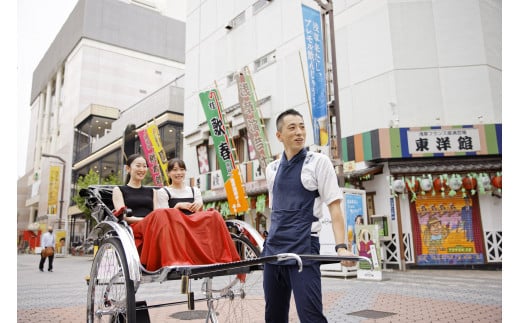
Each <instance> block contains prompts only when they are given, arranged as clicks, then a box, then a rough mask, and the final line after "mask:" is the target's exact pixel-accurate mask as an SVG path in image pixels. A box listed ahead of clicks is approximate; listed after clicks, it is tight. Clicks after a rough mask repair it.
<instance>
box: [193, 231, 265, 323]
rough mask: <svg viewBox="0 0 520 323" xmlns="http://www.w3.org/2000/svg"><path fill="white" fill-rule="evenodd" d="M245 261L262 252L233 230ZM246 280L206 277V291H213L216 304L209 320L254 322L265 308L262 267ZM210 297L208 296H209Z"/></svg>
mask: <svg viewBox="0 0 520 323" xmlns="http://www.w3.org/2000/svg"><path fill="white" fill-rule="evenodd" d="M231 238H232V240H233V242H234V243H235V247H236V248H237V251H238V254H239V255H240V259H241V260H247V259H254V258H258V257H259V256H260V251H259V250H258V248H256V247H255V246H254V245H253V244H252V243H251V241H250V240H249V239H248V238H246V237H245V236H243V235H237V234H235V233H231ZM245 276H246V277H245V281H244V282H242V281H240V279H238V278H237V276H234V275H228V276H219V277H213V278H206V279H205V280H204V283H203V285H202V291H203V292H204V293H206V294H208V293H210V294H211V295H210V296H211V297H212V298H213V302H212V304H208V306H212V307H213V311H211V310H210V312H209V315H210V316H212V315H213V317H209V320H208V321H211V322H217V321H218V322H251V321H254V319H257V318H258V311H259V309H262V308H264V304H265V303H264V294H263V287H262V276H263V271H262V270H255V271H251V272H249V273H247V274H245ZM207 296H208V295H207Z"/></svg>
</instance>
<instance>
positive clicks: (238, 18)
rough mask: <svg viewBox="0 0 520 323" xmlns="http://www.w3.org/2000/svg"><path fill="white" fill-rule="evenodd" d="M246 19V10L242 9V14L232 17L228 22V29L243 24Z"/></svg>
mask: <svg viewBox="0 0 520 323" xmlns="http://www.w3.org/2000/svg"><path fill="white" fill-rule="evenodd" d="M245 21H246V12H245V11H242V12H241V13H240V14H238V15H237V16H236V17H235V18H233V19H231V20H230V21H229V22H228V23H227V24H226V29H227V30H232V29H234V28H237V27H238V26H240V25H242V24H243V23H244V22H245Z"/></svg>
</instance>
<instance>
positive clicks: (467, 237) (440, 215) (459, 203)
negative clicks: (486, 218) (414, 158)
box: [412, 195, 484, 266]
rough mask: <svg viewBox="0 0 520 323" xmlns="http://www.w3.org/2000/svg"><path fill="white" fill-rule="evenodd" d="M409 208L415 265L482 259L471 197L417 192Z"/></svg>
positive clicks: (468, 262) (452, 263)
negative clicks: (413, 238)
mask: <svg viewBox="0 0 520 323" xmlns="http://www.w3.org/2000/svg"><path fill="white" fill-rule="evenodd" d="M413 211H415V213H416V214H415V219H412V220H414V221H413V222H414V234H415V236H416V238H415V249H416V253H417V264H418V265H423V266H425V265H428V266H430V265H466V264H483V263H484V254H483V246H482V239H481V238H480V237H481V233H480V229H479V228H480V227H481V225H480V219H479V216H478V215H477V214H476V213H475V212H474V211H475V210H474V209H473V203H472V199H470V198H463V197H462V196H453V197H451V196H445V197H441V196H429V195H425V196H418V197H417V199H416V201H415V210H413ZM477 231H478V232H477Z"/></svg>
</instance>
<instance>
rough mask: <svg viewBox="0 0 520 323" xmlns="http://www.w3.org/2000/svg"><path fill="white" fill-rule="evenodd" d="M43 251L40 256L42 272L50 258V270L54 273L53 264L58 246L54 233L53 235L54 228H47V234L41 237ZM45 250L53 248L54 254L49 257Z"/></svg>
mask: <svg viewBox="0 0 520 323" xmlns="http://www.w3.org/2000/svg"><path fill="white" fill-rule="evenodd" d="M40 245H41V247H42V251H41V254H40V266H39V268H40V271H42V272H43V266H44V265H45V259H47V258H49V264H48V270H49V271H50V272H52V263H53V261H54V247H55V245H56V239H55V237H54V233H52V226H49V227H48V228H47V232H45V233H44V234H43V235H42V237H41V243H40ZM45 248H52V254H50V255H47V253H46V252H45Z"/></svg>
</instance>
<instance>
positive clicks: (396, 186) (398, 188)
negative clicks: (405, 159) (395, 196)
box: [392, 179, 406, 193]
mask: <svg viewBox="0 0 520 323" xmlns="http://www.w3.org/2000/svg"><path fill="white" fill-rule="evenodd" d="M405 187H406V186H405V184H404V181H403V180H402V179H396V180H394V182H393V183H392V189H393V190H394V192H396V193H402V192H404V189H405Z"/></svg>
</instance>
